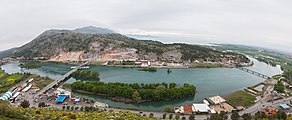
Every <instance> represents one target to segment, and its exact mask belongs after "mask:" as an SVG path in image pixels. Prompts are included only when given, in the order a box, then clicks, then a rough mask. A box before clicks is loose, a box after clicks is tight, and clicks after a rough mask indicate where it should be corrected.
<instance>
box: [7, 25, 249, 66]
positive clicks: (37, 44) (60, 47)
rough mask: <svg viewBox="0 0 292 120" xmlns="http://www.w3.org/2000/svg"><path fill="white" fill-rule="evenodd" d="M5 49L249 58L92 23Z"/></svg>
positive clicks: (66, 55)
mask: <svg viewBox="0 0 292 120" xmlns="http://www.w3.org/2000/svg"><path fill="white" fill-rule="evenodd" d="M3 53H5V55H4V56H5V57H8V56H10V57H15V58H21V59H38V58H42V59H46V60H51V61H84V60H88V59H90V60H101V61H112V60H138V59H146V60H158V61H167V62H169V61H172V62H183V61H185V62H186V61H187V62H191V61H212V62H216V61H220V60H222V59H223V58H226V56H229V57H230V56H232V57H230V59H233V60H237V61H241V62H242V61H243V62H248V61H247V58H246V57H244V56H243V55H240V54H237V53H232V52H228V53H226V52H221V51H217V50H214V49H210V48H207V47H204V46H200V45H189V44H183V43H173V44H164V43H161V42H157V41H152V40H137V39H134V38H130V37H127V36H125V35H121V34H118V33H115V32H114V31H112V30H109V29H105V28H98V27H93V26H88V27H83V28H77V29H75V30H47V31H45V32H43V33H42V34H40V35H39V36H38V37H36V38H35V39H33V40H32V41H31V42H29V43H27V44H25V45H23V46H21V47H19V48H14V49H11V50H7V51H5V52H3Z"/></svg>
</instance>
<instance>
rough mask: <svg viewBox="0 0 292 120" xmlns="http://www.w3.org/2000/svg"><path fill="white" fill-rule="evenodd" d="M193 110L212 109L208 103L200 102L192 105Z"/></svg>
mask: <svg viewBox="0 0 292 120" xmlns="http://www.w3.org/2000/svg"><path fill="white" fill-rule="evenodd" d="M192 110H193V112H200V113H209V112H211V109H210V108H209V106H208V105H207V104H204V103H200V104H193V106H192Z"/></svg>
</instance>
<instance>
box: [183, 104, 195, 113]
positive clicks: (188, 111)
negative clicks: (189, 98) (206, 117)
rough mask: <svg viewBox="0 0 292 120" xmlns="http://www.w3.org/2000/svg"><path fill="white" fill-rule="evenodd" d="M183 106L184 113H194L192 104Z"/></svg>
mask: <svg viewBox="0 0 292 120" xmlns="http://www.w3.org/2000/svg"><path fill="white" fill-rule="evenodd" d="M183 108H184V114H188V115H190V114H192V113H193V109H192V106H190V105H184V106H183Z"/></svg>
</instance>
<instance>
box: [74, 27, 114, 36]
mask: <svg viewBox="0 0 292 120" xmlns="http://www.w3.org/2000/svg"><path fill="white" fill-rule="evenodd" d="M73 31H74V32H79V33H86V34H110V33H115V32H114V31H112V30H110V29H106V28H100V27H94V26H87V27H82V28H77V29H75V30H73Z"/></svg>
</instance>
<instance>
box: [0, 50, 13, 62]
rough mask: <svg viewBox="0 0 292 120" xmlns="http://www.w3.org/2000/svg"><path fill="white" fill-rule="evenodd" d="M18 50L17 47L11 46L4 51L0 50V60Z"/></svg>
mask: <svg viewBox="0 0 292 120" xmlns="http://www.w3.org/2000/svg"><path fill="white" fill-rule="evenodd" d="M15 50H16V48H11V49H8V50H4V51H0V60H1V59H3V58H6V57H9V56H11V54H13V52H14V51H15Z"/></svg>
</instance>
